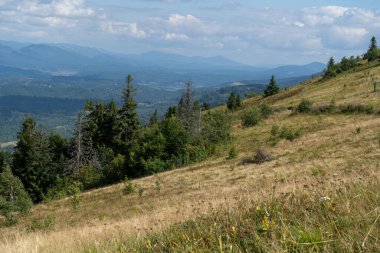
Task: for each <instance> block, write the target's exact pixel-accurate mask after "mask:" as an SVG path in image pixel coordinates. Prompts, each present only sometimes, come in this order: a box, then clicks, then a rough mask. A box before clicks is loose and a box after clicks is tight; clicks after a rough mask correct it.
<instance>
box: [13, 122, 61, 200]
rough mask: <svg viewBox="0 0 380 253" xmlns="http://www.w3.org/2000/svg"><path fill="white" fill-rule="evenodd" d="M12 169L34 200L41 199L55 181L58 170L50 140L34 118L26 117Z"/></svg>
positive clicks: (19, 135)
mask: <svg viewBox="0 0 380 253" xmlns="http://www.w3.org/2000/svg"><path fill="white" fill-rule="evenodd" d="M12 170H13V173H14V175H15V176H17V177H19V178H20V180H21V182H22V183H23V184H24V186H25V188H26V191H27V192H28V193H29V195H30V196H31V198H32V199H33V201H34V202H39V201H41V200H42V199H43V196H44V194H45V193H46V192H47V190H48V188H49V187H50V186H51V185H52V184H53V182H54V179H55V175H56V173H57V172H56V171H55V169H54V166H53V162H52V154H51V150H50V147H49V142H48V140H47V138H46V137H45V136H44V135H43V133H42V132H41V131H40V130H39V129H37V127H36V122H35V121H34V119H33V118H30V117H29V118H27V119H25V121H24V122H23V124H22V129H21V132H20V133H19V134H18V142H17V145H16V147H15V151H14V155H13V166H12Z"/></svg>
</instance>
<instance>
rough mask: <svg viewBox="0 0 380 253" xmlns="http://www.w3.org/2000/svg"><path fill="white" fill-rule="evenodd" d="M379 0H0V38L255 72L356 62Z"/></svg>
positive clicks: (379, 22) (378, 18)
mask: <svg viewBox="0 0 380 253" xmlns="http://www.w3.org/2000/svg"><path fill="white" fill-rule="evenodd" d="M372 36H378V37H380V1H379V0H360V1H359V0H355V1H353V0H344V1H343V0H341V1H338V0H336V1H327V0H286V1H285V0H266V1H263V0H260V1H258V0H106V1H104V0H103V1H100V0H19V1H15V0H0V39H1V40H9V41H20V42H33V43H73V44H78V45H82V46H91V47H96V48H102V49H105V50H108V51H112V52H121V53H128V54H129V53H144V52H150V51H160V52H166V53H175V54H181V55H186V56H208V57H209V56H210V57H211V56H224V57H227V58H230V59H233V60H236V61H239V62H242V63H246V64H250V65H254V66H274V65H281V64H306V63H310V62H315V61H319V62H327V60H328V58H329V57H330V56H333V57H334V58H336V59H338V60H339V59H340V58H342V57H343V56H350V55H361V54H362V53H364V52H365V51H366V50H367V48H368V45H369V41H370V38H371V37H372Z"/></svg>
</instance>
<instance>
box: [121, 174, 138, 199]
mask: <svg viewBox="0 0 380 253" xmlns="http://www.w3.org/2000/svg"><path fill="white" fill-rule="evenodd" d="M134 191H135V189H134V187H133V184H132V182H131V181H130V180H129V179H128V177H125V179H124V189H123V193H124V194H125V195H128V194H131V193H133V192H134Z"/></svg>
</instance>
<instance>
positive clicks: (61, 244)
mask: <svg viewBox="0 0 380 253" xmlns="http://www.w3.org/2000/svg"><path fill="white" fill-rule="evenodd" d="M372 78H375V79H380V66H379V64H377V63H376V64H372V65H363V66H361V67H359V68H357V69H354V70H350V71H349V72H345V73H343V74H340V75H338V76H337V77H335V78H332V79H329V80H321V78H314V79H312V80H308V81H305V82H303V83H300V84H298V85H296V86H294V87H291V88H288V89H286V90H284V91H282V92H281V93H279V94H277V95H274V96H271V97H268V98H262V97H254V98H251V99H247V100H244V101H243V109H241V110H238V111H236V112H234V113H233V115H232V117H233V119H234V126H233V136H234V138H233V141H232V143H231V144H230V145H228V146H225V147H222V146H221V147H219V149H218V150H217V153H216V154H215V155H214V156H213V157H211V158H210V159H208V160H207V161H205V162H202V163H198V164H194V165H192V166H188V167H186V168H182V169H175V170H172V171H169V172H165V173H160V174H157V175H155V176H150V177H145V178H141V179H138V180H134V181H133V182H132V183H133V185H134V187H135V189H136V190H135V192H134V193H132V194H129V195H123V193H122V190H123V188H124V187H125V186H124V185H123V184H117V185H113V186H109V187H106V188H101V189H97V190H93V191H90V192H85V193H82V194H80V195H79V196H77V198H67V199H63V200H59V201H52V202H49V203H45V204H40V205H37V206H35V207H34V208H33V209H32V213H31V215H30V216H28V217H27V218H25V219H23V220H21V221H20V222H19V224H18V225H16V226H15V227H12V228H0V252H133V251H134V250H135V251H137V252H142V251H146V252H210V251H211V252H218V251H219V252H241V251H242V249H247V251H248V252H252V251H257V252H268V251H270V252H283V251H285V250H288V251H289V252H322V251H324V252H376V251H380V240H379V237H378V236H377V235H379V234H380V221H379V215H380V190H379V189H380V184H379V180H380V166H379V161H380V116H379V115H380V114H379V112H380V91H377V92H373V85H372ZM378 89H379V88H378ZM302 99H308V100H310V101H312V102H313V108H320V107H321V106H327V105H330V104H331V103H332V101H334V102H333V103H334V105H335V106H337V107H339V106H344V105H346V106H347V105H358V104H360V105H367V106H369V105H370V106H373V108H374V112H373V113H371V114H367V113H363V112H356V113H319V114H315V113H307V114H294V113H292V110H291V108H294V107H296V106H297V105H298V104H299V103H300V101H301V100H302ZM264 103H267V104H269V105H270V106H271V107H273V108H274V109H275V113H274V114H273V115H271V116H270V117H269V118H268V119H265V120H263V121H261V122H260V123H259V125H257V126H254V127H250V128H244V127H242V125H241V122H240V116H241V115H242V114H243V113H244V112H245V111H247V110H249V109H250V108H252V107H256V106H259V105H261V104H264ZM218 109H220V108H216V109H215V110H218ZM273 125H278V126H279V127H280V128H281V127H282V128H284V127H286V129H288V131H296V132H299V137H298V138H294V140H292V141H289V140H286V139H281V140H278V142H277V143H273V142H272V141H271V136H272V135H271V132H272V131H273V130H272V129H273ZM232 146H235V147H236V149H237V153H238V157H237V158H233V159H226V158H227V157H228V150H229V149H230V147H232ZM258 149H262V150H265V151H266V152H268V153H269V154H271V156H272V157H273V158H274V160H272V161H268V162H264V163H261V164H255V163H247V162H244V161H246V160H247V159H249V158H252V157H253V156H254V155H255V152H256V150H258ZM255 222H256V223H255ZM173 224H175V225H173ZM171 225H173V226H171ZM136 238H137V240H135V239H136ZM255 247H256V248H255Z"/></svg>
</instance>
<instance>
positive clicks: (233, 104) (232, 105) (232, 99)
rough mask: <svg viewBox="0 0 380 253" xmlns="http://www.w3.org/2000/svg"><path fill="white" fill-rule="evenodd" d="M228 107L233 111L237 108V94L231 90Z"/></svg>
mask: <svg viewBox="0 0 380 253" xmlns="http://www.w3.org/2000/svg"><path fill="white" fill-rule="evenodd" d="M227 108H228V109H229V110H231V111H233V110H235V109H236V96H235V93H233V92H231V94H230V96H229V97H228V100H227Z"/></svg>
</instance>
